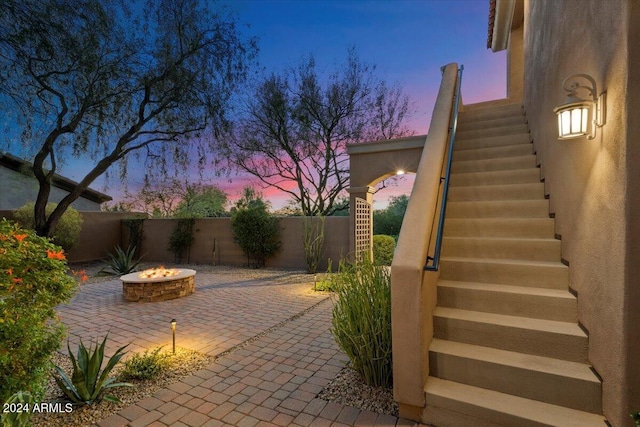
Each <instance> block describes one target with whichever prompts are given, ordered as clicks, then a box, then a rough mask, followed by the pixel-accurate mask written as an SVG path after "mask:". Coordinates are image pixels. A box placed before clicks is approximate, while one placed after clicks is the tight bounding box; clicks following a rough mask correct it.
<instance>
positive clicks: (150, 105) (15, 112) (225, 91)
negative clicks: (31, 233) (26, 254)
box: [0, 0, 256, 236]
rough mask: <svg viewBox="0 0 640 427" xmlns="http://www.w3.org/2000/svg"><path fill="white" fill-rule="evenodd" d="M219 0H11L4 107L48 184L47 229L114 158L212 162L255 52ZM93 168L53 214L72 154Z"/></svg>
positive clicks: (3, 36) (4, 44)
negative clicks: (52, 201)
mask: <svg viewBox="0 0 640 427" xmlns="http://www.w3.org/2000/svg"><path fill="white" fill-rule="evenodd" d="M212 5H213V3H212V2H207V1H199V0H168V1H146V2H143V1H142V0H137V1H133V2H126V1H124V2H119V1H110V0H3V2H2V7H1V8H0V28H2V31H1V33H0V110H2V114H1V116H3V117H5V118H6V121H7V122H8V123H11V125H12V126H16V125H17V126H18V127H19V129H20V131H21V134H22V141H23V145H25V148H26V149H27V151H29V152H30V153H34V156H33V172H34V175H35V178H36V179H37V181H38V184H39V192H38V197H37V200H36V203H35V207H34V213H35V215H34V216H35V229H36V231H37V233H38V234H39V235H41V236H47V235H49V233H50V232H51V230H53V229H54V228H55V225H56V223H57V222H58V221H59V219H60V218H61V216H62V214H63V213H64V212H65V211H66V209H67V208H68V207H69V205H70V204H71V203H72V202H73V201H74V200H76V199H77V198H78V197H79V196H80V194H82V192H83V191H84V190H86V189H87V188H88V186H89V185H90V184H91V183H93V182H94V180H95V179H96V178H98V177H99V176H101V175H102V174H104V173H107V171H108V170H109V169H110V168H111V167H112V166H114V165H117V167H118V173H119V175H120V176H121V177H123V178H124V177H125V176H126V173H127V170H128V162H129V161H130V159H131V157H132V156H133V158H134V160H135V162H136V166H137V167H145V168H146V169H147V170H149V171H151V173H157V174H167V175H169V171H170V169H171V167H172V166H179V167H181V168H184V167H185V166H186V165H191V164H195V165H198V166H199V167H201V168H204V166H205V165H206V164H207V154H208V153H210V152H211V148H212V144H211V138H204V137H203V136H205V135H213V137H217V136H219V135H220V134H221V133H222V132H224V131H225V130H226V129H227V128H228V124H229V121H228V118H227V110H228V107H229V105H230V102H231V98H232V95H233V94H234V93H235V91H236V89H237V88H238V86H239V84H241V83H242V82H243V81H244V79H245V77H246V74H247V71H248V67H249V64H251V63H252V61H253V58H254V57H255V52H256V47H255V41H254V40H247V39H244V38H243V37H241V35H240V33H239V30H238V28H237V22H236V18H235V17H234V16H232V15H231V14H229V13H227V12H225V11H224V10H222V9H215V8H214V7H213V6H212ZM69 156H74V157H76V158H82V159H83V160H85V161H87V162H88V159H89V158H90V159H91V162H92V164H89V166H90V167H89V171H88V172H87V174H86V175H85V176H84V178H82V179H80V180H79V183H78V184H77V185H76V186H75V187H74V188H73V189H72V190H71V191H70V192H69V194H68V195H67V196H66V197H65V198H63V199H62V200H61V201H60V202H59V203H58V206H57V207H56V209H55V210H54V211H53V212H52V213H51V214H47V213H46V212H45V206H46V204H47V201H48V199H49V194H50V191H51V179H52V177H53V175H54V173H55V172H56V171H57V168H58V166H59V163H60V161H61V159H64V158H68V157H69Z"/></svg>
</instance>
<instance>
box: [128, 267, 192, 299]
mask: <svg viewBox="0 0 640 427" xmlns="http://www.w3.org/2000/svg"><path fill="white" fill-rule="evenodd" d="M148 280H154V279H148ZM195 287H196V286H195V271H194V274H191V275H189V276H187V277H178V278H175V279H172V280H166V279H164V280H160V281H147V282H140V281H137V282H133V281H131V282H130V281H127V280H126V276H123V280H122V293H123V295H124V299H125V300H127V301H132V302H158V301H167V300H171V299H176V298H182V297H186V296H188V295H191V294H192V293H193V292H194V291H195Z"/></svg>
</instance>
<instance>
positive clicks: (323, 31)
mask: <svg viewBox="0 0 640 427" xmlns="http://www.w3.org/2000/svg"><path fill="white" fill-rule="evenodd" d="M223 4H226V5H228V6H229V7H230V8H231V9H233V10H235V11H236V12H237V14H238V17H239V21H240V22H241V23H242V24H246V25H248V26H249V28H248V29H244V31H245V32H246V33H247V34H250V35H253V36H256V37H257V38H258V47H259V49H260V52H259V57H258V60H259V63H260V66H261V67H264V68H265V70H266V71H268V72H271V71H276V72H278V71H281V70H282V69H284V68H285V67H288V66H292V65H295V64H296V63H298V62H299V61H300V59H301V58H302V57H304V56H308V55H309V54H313V56H314V58H315V59H316V63H317V64H318V69H319V70H323V69H326V71H327V72H330V71H332V70H333V69H334V68H335V66H336V65H339V64H342V63H344V60H345V58H346V54H347V50H348V49H349V47H352V46H353V47H355V49H356V52H357V53H358V55H359V57H360V59H361V60H363V61H365V62H367V63H370V64H376V65H377V73H378V75H379V76H380V77H382V78H383V79H385V80H387V82H388V83H391V84H398V85H399V86H400V87H402V88H403V90H404V91H405V93H407V94H408V95H409V96H410V97H411V101H412V109H413V110H415V114H414V115H413V117H412V118H411V119H410V121H409V122H408V124H409V127H410V128H411V129H412V131H413V133H414V134H425V133H427V131H428V127H429V121H430V118H431V112H432V110H433V105H434V102H435V97H436V95H437V91H438V88H439V84H440V67H441V66H442V65H445V64H448V63H450V62H457V63H459V64H464V66H465V71H464V76H463V84H462V94H463V95H462V99H463V102H465V103H473V102H479V101H485V100H489V99H496V98H503V97H504V96H505V92H506V91H505V88H506V82H505V80H506V77H505V75H506V60H505V54H504V52H501V53H497V54H496V53H492V52H491V51H490V50H488V49H487V48H486V40H487V25H488V24H487V21H488V12H489V0H443V1H437V0H396V1H383V0H377V1H375V0H339V1H328V0H323V1H321V0H228V1H224V2H223ZM82 163H83V162H82V161H70V162H68V163H67V165H66V166H65V167H62V168H60V169H59V171H58V172H59V173H60V174H62V175H64V176H67V177H69V178H71V179H74V180H80V179H81V178H82V177H83V175H84V173H86V170H85V168H83V167H82V166H81V165H82ZM114 172H115V171H114ZM196 179H197V178H196ZM230 181H232V182H230ZM205 183H211V184H217V185H218V186H219V187H221V188H222V189H223V190H225V191H226V192H227V193H229V195H230V196H231V198H232V199H234V198H237V196H238V195H239V194H240V192H241V190H242V187H243V186H244V185H247V184H250V183H251V181H250V180H248V179H245V178H242V177H235V176H233V175H232V176H230V177H228V178H227V177H221V178H214V177H213V174H211V177H206V181H205ZM411 183H412V179H405V180H404V183H400V184H399V185H398V186H394V187H391V188H387V189H384V190H382V191H380V192H379V193H378V194H376V196H375V199H376V202H377V203H376V206H375V207H376V208H380V207H382V206H383V205H386V202H387V199H388V197H389V196H390V195H397V194H403V193H407V192H409V191H410V185H411ZM103 185H104V181H100V180H98V181H96V182H94V184H93V185H92V187H93V188H95V189H99V190H103V191H105V192H106V193H107V194H109V195H111V196H112V197H114V199H116V200H117V198H118V195H119V193H120V191H119V190H120V188H119V187H120V184H119V183H118V182H117V181H116V180H113V179H112V180H111V182H110V186H109V187H108V188H106V189H105V188H104V187H103ZM136 185H137V183H136V182H135V178H134V175H133V174H132V175H131V182H130V187H133V188H134V187H136ZM261 191H262V192H263V194H264V195H265V196H266V198H267V199H268V200H270V201H271V203H272V205H273V207H274V208H278V207H281V206H282V205H284V203H285V202H286V200H287V197H286V196H285V195H283V194H279V193H276V192H275V191H274V190H269V189H262V190H261Z"/></svg>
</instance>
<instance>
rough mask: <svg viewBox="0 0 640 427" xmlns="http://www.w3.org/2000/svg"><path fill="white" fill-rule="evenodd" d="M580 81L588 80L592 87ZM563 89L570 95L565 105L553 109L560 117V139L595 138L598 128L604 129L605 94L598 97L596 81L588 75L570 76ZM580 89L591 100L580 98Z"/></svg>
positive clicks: (563, 83) (565, 80) (563, 84)
mask: <svg viewBox="0 0 640 427" xmlns="http://www.w3.org/2000/svg"><path fill="white" fill-rule="evenodd" d="M580 79H584V80H587V81H588V82H589V83H590V85H587V84H581V82H580ZM562 87H563V89H564V90H566V91H567V92H569V94H568V96H567V99H566V100H565V102H564V104H562V105H559V106H557V107H556V108H554V109H553V111H554V112H555V113H556V114H557V115H558V139H573V138H580V137H583V136H585V135H589V136H588V137H587V139H593V138H595V137H596V127H602V126H603V125H604V121H605V93H602V94H600V96H599V97H598V89H597V86H596V81H595V80H594V79H593V77H591V76H590V75H588V74H574V75H572V76H569V77H567V78H566V79H564V81H563V82H562ZM580 89H585V90H586V91H588V92H589V96H590V97H591V99H583V98H580V97H579V96H578V94H577V91H578V90H580ZM589 117H591V120H589ZM590 122H591V130H589V123H590Z"/></svg>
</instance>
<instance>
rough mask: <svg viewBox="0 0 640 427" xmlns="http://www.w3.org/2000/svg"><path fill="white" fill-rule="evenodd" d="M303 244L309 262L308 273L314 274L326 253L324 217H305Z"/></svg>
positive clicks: (303, 222) (303, 220) (306, 259)
mask: <svg viewBox="0 0 640 427" xmlns="http://www.w3.org/2000/svg"><path fill="white" fill-rule="evenodd" d="M302 225H303V227H304V234H303V242H302V244H303V246H304V259H305V261H306V262H307V273H309V274H314V273H315V272H316V271H317V269H318V264H319V263H320V259H321V258H322V255H324V217H323V216H321V217H304V218H303V219H302Z"/></svg>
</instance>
